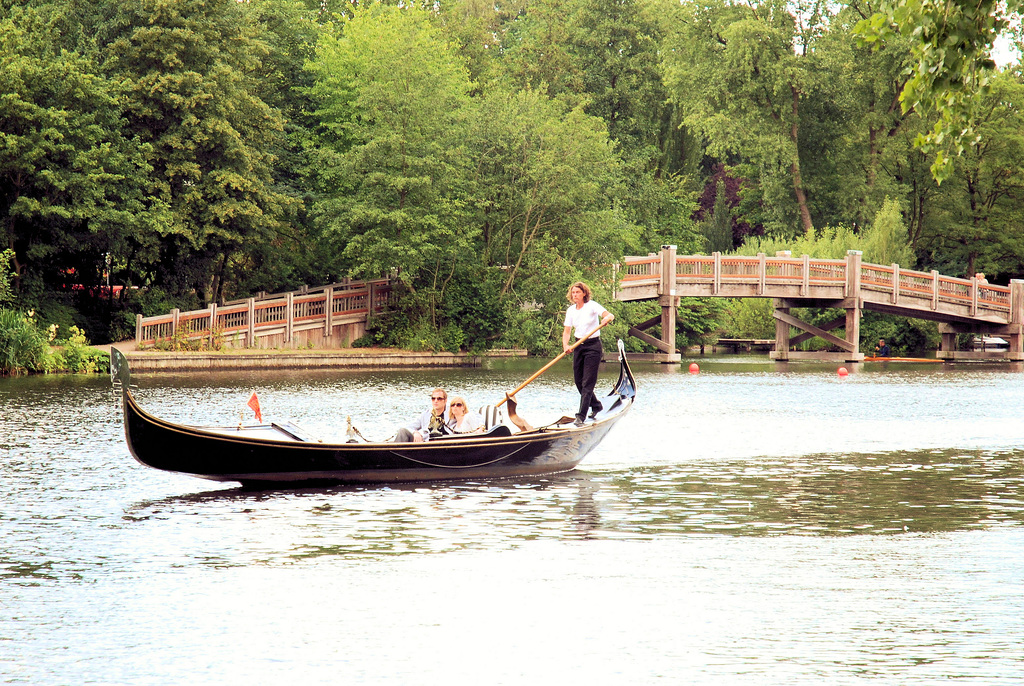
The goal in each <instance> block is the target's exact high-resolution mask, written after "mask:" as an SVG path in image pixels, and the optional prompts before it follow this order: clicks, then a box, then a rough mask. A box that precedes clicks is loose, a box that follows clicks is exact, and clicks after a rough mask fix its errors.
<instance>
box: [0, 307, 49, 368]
mask: <svg viewBox="0 0 1024 686" xmlns="http://www.w3.org/2000/svg"><path fill="white" fill-rule="evenodd" d="M34 314H35V313H34V312H29V313H28V315H23V314H22V313H20V312H16V311H15V310H8V309H0V374H21V373H24V372H42V371H45V370H46V365H47V361H48V359H49V356H50V346H49V341H48V340H47V337H46V335H44V334H43V333H42V332H41V331H39V328H38V327H37V326H36V323H35V320H34Z"/></svg>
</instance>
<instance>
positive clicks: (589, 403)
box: [562, 281, 615, 426]
mask: <svg viewBox="0 0 1024 686" xmlns="http://www.w3.org/2000/svg"><path fill="white" fill-rule="evenodd" d="M567 297H568V298H569V302H570V303H572V304H571V305H569V308H568V309H567V310H566V311H565V330H564V331H563V332H562V351H563V352H566V353H567V352H569V348H570V347H571V345H572V344H571V343H570V342H569V333H570V331H572V330H573V329H575V330H576V338H577V339H579V338H583V337H585V338H586V341H585V342H583V343H581V344H580V345H579V347H577V348H576V349H575V350H574V351H573V356H572V376H573V380H574V381H575V382H576V388H577V390H579V392H580V408H579V411H578V412H577V413H576V426H582V425H583V422H584V421H586V419H587V411H588V410H589V411H590V417H591V418H593V417H594V416H595V415H596V414H597V413H598V412H600V411H601V403H600V402H599V401H598V399H597V398H596V397H595V396H594V386H595V385H596V384H597V370H598V367H600V365H601V353H602V349H601V332H600V331H597V330H596V329H597V328H598V327H599V326H604V325H605V324H607V323H608V322H610V321H612V320H613V319H615V315H613V314H612V313H611V312H609V311H608V310H606V309H604V308H603V307H601V306H600V305H598V304H597V303H596V302H594V301H593V300H591V299H590V287H589V286H587V285H586V284H585V283H583V282H582V281H577V282H576V283H574V284H573V285H572V286H570V287H569V292H568V294H567ZM588 334H589V335H588Z"/></svg>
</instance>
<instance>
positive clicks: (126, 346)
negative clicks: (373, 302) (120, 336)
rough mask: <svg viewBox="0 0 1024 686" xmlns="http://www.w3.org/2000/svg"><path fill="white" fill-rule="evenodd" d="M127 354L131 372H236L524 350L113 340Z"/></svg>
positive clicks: (402, 363)
mask: <svg viewBox="0 0 1024 686" xmlns="http://www.w3.org/2000/svg"><path fill="white" fill-rule="evenodd" d="M112 347H116V348H118V349H119V350H121V352H123V353H124V354H125V357H127V358H128V363H129V366H130V367H131V370H132V372H133V373H139V374H146V373H154V372H192V371H240V370H247V369H408V368H420V369H422V368H424V367H479V366H480V365H481V364H482V363H483V360H484V358H485V357H487V356H488V355H489V356H494V357H498V356H500V357H510V356H515V357H519V356H525V355H526V351H525V350H514V351H493V352H492V353H488V355H473V354H469V353H430V352H413V351H409V350H395V349H392V348H345V349H331V350H312V349H311V350H301V349H299V350H258V349H249V350H231V351H225V352H218V351H211V352H164V351H156V350H144V351H140V350H135V342H134V341H126V342H124V343H115V344H113V345H112Z"/></svg>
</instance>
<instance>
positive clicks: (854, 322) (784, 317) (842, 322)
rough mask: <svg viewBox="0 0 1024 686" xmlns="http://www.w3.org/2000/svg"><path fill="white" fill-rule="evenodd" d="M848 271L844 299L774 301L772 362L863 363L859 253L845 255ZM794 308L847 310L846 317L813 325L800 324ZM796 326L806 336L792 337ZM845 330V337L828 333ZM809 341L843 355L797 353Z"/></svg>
mask: <svg viewBox="0 0 1024 686" xmlns="http://www.w3.org/2000/svg"><path fill="white" fill-rule="evenodd" d="M846 260H847V264H848V265H849V268H848V269H847V270H846V293H847V297H845V298H841V299H816V300H807V299H796V298H775V312H774V314H773V316H774V317H775V350H773V351H772V352H771V353H769V356H770V357H771V358H772V359H773V360H825V361H833V362H863V361H864V353H862V352H860V318H861V310H862V308H863V304H862V301H861V297H860V276H861V271H860V265H861V253H860V251H859V250H850V251H849V252H848V253H847V256H846ZM792 307H828V308H836V309H840V308H841V309H844V310H846V314H845V315H844V316H842V317H839V318H838V319H834V320H832V321H831V322H828V323H827V324H825V325H823V326H814V325H813V324H808V323H807V322H803V321H800V320H799V319H797V318H796V317H794V316H792V315H791V314H790V313H789V310H790V308H792ZM792 327H795V328H797V329H800V330H801V331H803V332H804V333H802V334H798V335H796V336H793V337H790V329H791V328H792ZM840 327H842V328H843V329H844V330H845V335H844V337H843V338H839V337H838V336H833V335H832V334H830V333H829V331H831V330H833V329H838V328H840ZM810 338H821V339H822V340H824V341H826V342H828V343H830V344H831V345H832V346H833V347H836V348H839V349H840V350H841V352H838V353H835V352H823V351H795V350H791V349H790V348H792V347H793V346H795V345H797V344H799V343H802V342H804V341H806V340H808V339H810Z"/></svg>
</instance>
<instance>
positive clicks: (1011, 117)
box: [921, 73, 1024, 276]
mask: <svg viewBox="0 0 1024 686" xmlns="http://www.w3.org/2000/svg"><path fill="white" fill-rule="evenodd" d="M1022 99H1024V84H1022V83H1021V80H1020V76H1018V75H1016V74H1011V73H1004V74H1000V75H999V76H997V77H996V78H995V79H993V80H992V87H991V90H990V91H989V92H988V93H986V94H985V95H984V96H983V97H982V98H981V101H980V103H979V108H978V112H977V114H976V116H975V125H976V129H977V131H978V133H979V140H978V142H977V143H976V144H974V145H970V146H967V147H966V148H965V149H964V153H963V154H962V155H961V156H960V157H958V158H956V159H955V160H954V161H953V166H952V172H951V174H950V176H949V177H948V178H947V181H946V182H945V183H944V184H943V185H942V188H941V191H940V192H938V193H937V194H936V200H935V203H934V204H933V206H932V213H931V222H930V226H929V227H928V229H927V230H926V231H925V234H924V236H923V237H922V241H921V247H922V248H923V249H924V250H926V251H927V252H929V253H931V255H932V260H933V262H935V263H936V264H937V266H938V267H941V268H942V270H943V271H944V272H946V273H961V274H964V275H966V276H973V275H974V274H975V273H976V272H979V271H981V272H986V273H988V274H990V275H995V274H1003V275H1007V276H1016V275H1018V274H1021V273H1022V272H1024V231H1021V229H1020V228H1019V227H1021V225H1022V222H1024V214H1022V212H1021V202H1022V200H1024V133H1022V132H1024V110H1022V104H1021V103H1022Z"/></svg>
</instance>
